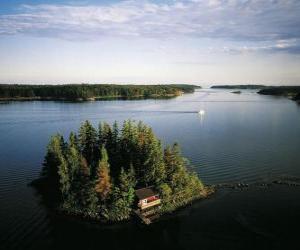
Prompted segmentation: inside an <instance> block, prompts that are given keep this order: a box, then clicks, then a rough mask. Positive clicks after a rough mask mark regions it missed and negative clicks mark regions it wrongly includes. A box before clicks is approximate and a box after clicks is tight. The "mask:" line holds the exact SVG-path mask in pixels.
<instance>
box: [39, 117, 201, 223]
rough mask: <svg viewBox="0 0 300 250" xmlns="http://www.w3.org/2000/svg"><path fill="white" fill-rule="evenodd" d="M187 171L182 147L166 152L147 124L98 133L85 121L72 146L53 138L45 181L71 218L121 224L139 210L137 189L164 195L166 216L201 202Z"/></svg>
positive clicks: (198, 188) (107, 128)
mask: <svg viewBox="0 0 300 250" xmlns="http://www.w3.org/2000/svg"><path fill="white" fill-rule="evenodd" d="M186 165H187V164H186V161H185V159H184V158H183V157H182V156H181V153H180V149H179V146H178V144H176V143H175V144H174V145H173V146H172V147H170V146H168V147H166V149H165V150H163V148H162V145H161V142H160V140H159V139H158V138H157V137H156V136H155V135H154V133H153V131H152V129H151V128H149V127H148V126H146V125H145V124H143V123H142V122H139V123H135V122H133V121H130V120H128V121H124V123H123V126H122V129H121V130H120V129H119V128H118V125H117V123H114V124H113V126H110V125H109V124H107V123H102V124H100V125H99V130H98V133H97V131H96V130H95V128H94V127H93V126H92V125H91V123H90V122H88V121H85V122H84V123H83V124H82V125H81V127H80V129H79V136H78V138H77V135H76V134H75V133H73V132H72V133H71V134H70V136H69V142H68V143H66V142H64V140H63V138H62V136H60V135H56V136H53V137H51V140H50V143H49V145H48V148H47V154H46V156H45V167H44V171H43V175H44V176H45V177H46V178H48V179H49V180H51V183H54V184H53V185H55V186H54V187H53V188H55V189H56V190H57V191H58V192H59V193H60V197H61V200H60V202H61V207H62V209H63V210H65V211H66V212H69V213H76V214H80V215H83V216H87V217H90V218H96V219H105V220H112V221H121V220H126V219H128V218H129V217H130V215H131V212H132V210H133V209H134V208H136V204H135V202H134V201H135V189H136V188H140V187H145V186H149V185H153V186H154V187H155V188H156V189H157V190H159V192H160V195H161V197H162V209H161V211H162V212H166V211H172V210H174V209H175V208H176V207H178V206H181V205H184V204H186V203H188V202H190V201H191V200H193V199H195V198H199V197H201V192H202V191H203V190H204V187H203V185H202V183H201V182H200V180H199V179H198V177H197V176H196V175H195V174H193V173H191V172H189V171H188V170H187V166H186ZM51 185H52V184H51Z"/></svg>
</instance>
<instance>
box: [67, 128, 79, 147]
mask: <svg viewBox="0 0 300 250" xmlns="http://www.w3.org/2000/svg"><path fill="white" fill-rule="evenodd" d="M69 146H70V147H74V148H76V149H78V138H77V135H76V134H75V133H74V132H71V133H70V136H69Z"/></svg>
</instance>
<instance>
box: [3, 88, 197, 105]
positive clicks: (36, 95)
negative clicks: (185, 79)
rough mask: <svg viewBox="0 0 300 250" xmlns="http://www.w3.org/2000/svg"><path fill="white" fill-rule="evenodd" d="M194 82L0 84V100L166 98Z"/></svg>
mask: <svg viewBox="0 0 300 250" xmlns="http://www.w3.org/2000/svg"><path fill="white" fill-rule="evenodd" d="M196 88H200V87H199V86H196V85H187V84H160V85H116V84H62V85H23V84H22V85H19V84H0V101H9V100H71V101H86V100H102V99H110V98H167V97H175V96H179V95H181V94H182V93H193V92H194V90H195V89H196Z"/></svg>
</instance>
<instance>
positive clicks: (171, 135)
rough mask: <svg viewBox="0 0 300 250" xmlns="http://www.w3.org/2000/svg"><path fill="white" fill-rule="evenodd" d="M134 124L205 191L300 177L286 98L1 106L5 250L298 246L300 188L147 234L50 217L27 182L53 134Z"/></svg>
mask: <svg viewBox="0 0 300 250" xmlns="http://www.w3.org/2000/svg"><path fill="white" fill-rule="evenodd" d="M200 110H204V111H205V113H204V114H202V115H201V114H199V111H200ZM128 118H130V119H134V120H143V121H144V122H145V123H147V124H149V125H150V126H152V127H153V129H154V131H155V132H156V134H157V135H158V136H159V137H161V138H162V140H163V142H164V143H172V142H174V141H177V142H179V143H180V145H181V146H182V150H183V152H184V155H185V156H186V157H187V158H188V159H189V160H190V162H191V164H192V165H193V169H194V170H195V171H197V172H198V173H199V174H200V177H201V178H202V179H203V180H204V182H205V183H208V184H216V183H226V182H240V181H241V182H248V183H253V182H256V181H261V180H264V179H269V178H270V177H271V178H273V177H276V176H281V175H290V176H300V165H299V163H300V154H299V148H300V140H299V138H300V108H299V106H298V105H297V104H296V103H295V102H292V101H290V100H288V99H285V98H274V97H269V96H260V95H257V94H255V93H254V92H253V91H243V92H242V94H240V95H235V94H232V93H230V92H229V91H217V90H213V91H211V90H201V91H197V92H196V93H194V94H188V95H183V96H181V97H178V98H175V99H168V100H131V101H128V100H127V101H126V100H125V101H124V100H113V101H97V102H84V103H62V102H39V101H35V102H11V103H10V104H5V105H4V104H1V105H0V203H1V206H0V245H1V249H57V248H64V249H67V248H70V247H72V248H74V249H77V248H78V249H79V248H81V249H82V248H84V249H96V248H97V249H99V248H101V247H103V245H104V244H105V245H106V244H108V245H109V246H110V248H111V249H140V248H141V246H143V249H153V248H154V247H155V248H157V245H158V244H159V246H161V247H164V248H165V249H166V248H168V247H169V248H171V249H199V248H200V246H205V249H233V248H237V247H241V246H242V245H244V243H247V245H248V246H249V248H250V246H251V247H252V246H253V247H254V248H255V247H256V246H258V245H259V244H262V245H263V246H265V247H266V248H270V247H272V248H273V249H274V248H277V249H280V248H279V247H280V246H282V245H280V244H282V242H283V241H284V240H285V241H291V240H292V236H293V231H291V230H288V232H289V234H287V233H285V231H283V230H281V229H280V228H286V227H288V224H287V223H294V222H295V220H296V219H298V221H299V216H298V215H299V211H300V210H299V202H298V203H297V200H298V199H295V198H294V197H299V195H298V196H297V194H299V188H294V189H292V190H291V189H290V188H288V189H287V188H284V187H280V188H279V187H277V188H275V190H274V189H272V191H270V192H269V191H262V192H257V191H251V192H249V193H246V194H247V195H245V194H244V193H243V194H240V193H238V192H224V193H221V194H219V195H218V197H217V198H216V199H212V200H208V201H205V202H200V203H197V204H195V205H194V206H192V207H190V208H189V209H185V210H183V211H182V212H180V213H179V214H178V215H177V216H176V217H175V218H172V219H168V220H165V221H162V222H160V223H157V224H155V225H153V226H151V227H141V226H140V225H138V224H136V223H128V224H126V225H118V226H113V227H105V228H103V227H100V228H99V226H96V225H93V224H89V223H79V222H73V221H66V220H64V219H61V218H60V217H57V216H56V215H54V214H53V213H52V212H50V211H47V210H46V208H45V207H44V206H43V205H41V204H40V201H41V200H40V197H38V196H37V195H36V194H35V191H34V190H33V189H32V188H30V187H28V186H27V184H28V183H29V182H30V181H32V180H33V179H35V178H37V176H38V174H39V172H40V169H41V163H42V161H43V157H44V153H45V147H46V145H47V142H48V139H49V136H50V135H52V134H54V133H56V132H61V133H63V134H64V136H68V134H69V132H70V131H71V130H75V129H77V128H78V127H79V125H80V123H81V122H82V121H84V120H86V119H89V120H91V121H92V122H93V124H94V125H97V123H98V122H99V121H108V122H113V121H114V120H117V121H123V120H124V119H128ZM259 194H261V195H259ZM242 197H245V198H242ZM258 204H261V205H258ZM285 204H289V207H287V206H285ZM272 208H273V210H274V214H273V213H272V212H270V211H272ZM275 208H276V209H275ZM276 213H277V214H279V215H280V216H278V219H277V220H276V219H275V217H276V216H277V214H276ZM297 216H298V217H297ZM274 223H275V224H274ZM295 223H296V222H295ZM95 228H96V229H95ZM280 233H281V234H280ZM278 235H281V236H282V237H281V238H278ZM116 239H117V240H116ZM283 239H284V240H283ZM270 242H273V243H270ZM274 244H275V245H274ZM276 244H277V245H276ZM222 246H224V247H222Z"/></svg>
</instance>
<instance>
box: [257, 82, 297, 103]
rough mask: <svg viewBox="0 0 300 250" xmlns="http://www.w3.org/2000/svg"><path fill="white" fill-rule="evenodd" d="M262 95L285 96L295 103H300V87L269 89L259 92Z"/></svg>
mask: <svg viewBox="0 0 300 250" xmlns="http://www.w3.org/2000/svg"><path fill="white" fill-rule="evenodd" d="M258 94H261V95H274V96H285V97H288V98H290V99H292V100H294V101H297V102H299V101H300V86H278V87H274V86H272V87H268V88H265V89H262V90H260V91H258Z"/></svg>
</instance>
